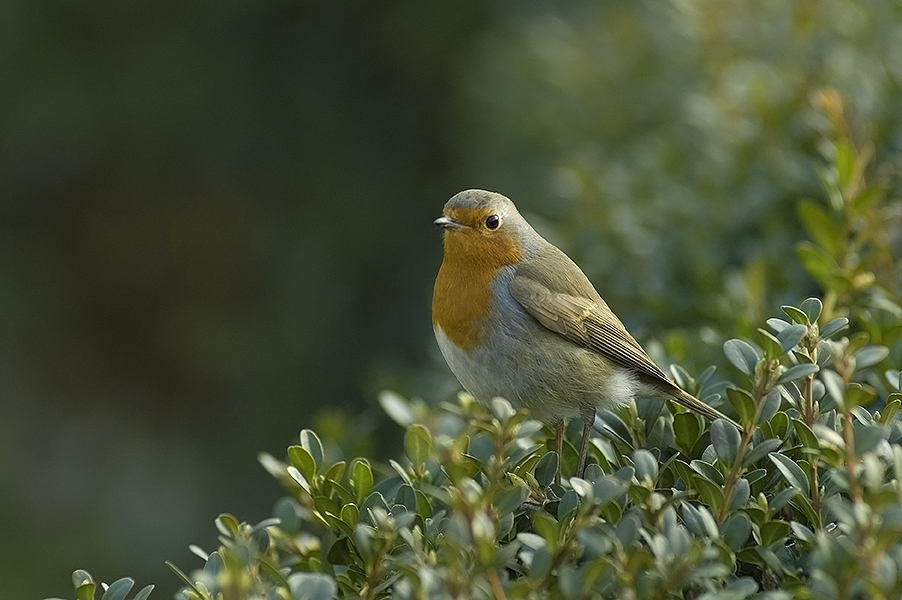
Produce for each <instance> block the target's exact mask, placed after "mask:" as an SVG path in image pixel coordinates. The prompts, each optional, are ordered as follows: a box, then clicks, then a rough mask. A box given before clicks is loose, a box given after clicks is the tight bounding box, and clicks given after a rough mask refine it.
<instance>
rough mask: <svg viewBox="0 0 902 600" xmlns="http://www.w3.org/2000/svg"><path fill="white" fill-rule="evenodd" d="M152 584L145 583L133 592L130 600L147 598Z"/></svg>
mask: <svg viewBox="0 0 902 600" xmlns="http://www.w3.org/2000/svg"><path fill="white" fill-rule="evenodd" d="M153 589H154V586H153V585H145V586H144V587H143V588H141V590H140V591H139V592H138V593H137V594H135V597H134V598H132V600H147V598H148V597H150V593H151V592H152V591H153Z"/></svg>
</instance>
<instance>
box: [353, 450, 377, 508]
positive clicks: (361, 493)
mask: <svg viewBox="0 0 902 600" xmlns="http://www.w3.org/2000/svg"><path fill="white" fill-rule="evenodd" d="M351 486H352V487H353V488H354V495H355V497H356V498H357V503H358V504H359V503H360V502H362V501H363V499H364V498H366V495H367V494H369V493H370V490H372V489H373V470H372V469H371V468H370V463H369V461H368V460H367V459H365V458H358V459H356V461H355V462H354V468H353V469H352V479H351Z"/></svg>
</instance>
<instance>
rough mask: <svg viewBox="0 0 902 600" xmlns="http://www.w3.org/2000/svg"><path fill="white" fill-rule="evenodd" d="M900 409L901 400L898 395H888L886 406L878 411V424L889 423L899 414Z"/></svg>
mask: <svg viewBox="0 0 902 600" xmlns="http://www.w3.org/2000/svg"><path fill="white" fill-rule="evenodd" d="M894 396H895V397H894ZM900 408H902V398H899V396H898V394H890V396H889V398H887V401H886V406H885V407H883V410H881V411H880V422H881V423H889V422H890V420H891V419H892V418H893V417H894V416H895V415H896V413H898V412H899V409H900Z"/></svg>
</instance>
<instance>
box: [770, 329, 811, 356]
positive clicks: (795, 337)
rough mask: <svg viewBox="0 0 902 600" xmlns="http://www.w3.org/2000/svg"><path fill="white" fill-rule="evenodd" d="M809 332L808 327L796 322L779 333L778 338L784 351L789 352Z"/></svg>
mask: <svg viewBox="0 0 902 600" xmlns="http://www.w3.org/2000/svg"><path fill="white" fill-rule="evenodd" d="M806 333H808V327H806V326H805V325H799V324H798V323H794V324H792V325H790V326H789V327H787V328H786V329H784V330H783V331H781V332H780V333H778V334H777V340H778V341H779V342H780V348H781V349H782V350H783V353H784V354H785V353H786V352H789V351H790V350H792V349H793V348H795V347H796V345H797V344H798V343H799V342H800V341H802V338H803V337H805V334H806Z"/></svg>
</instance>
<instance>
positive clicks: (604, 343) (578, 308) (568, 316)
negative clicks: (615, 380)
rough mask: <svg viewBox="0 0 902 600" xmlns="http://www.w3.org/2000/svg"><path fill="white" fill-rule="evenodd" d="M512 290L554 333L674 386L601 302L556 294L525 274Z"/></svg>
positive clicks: (513, 281)
mask: <svg viewBox="0 0 902 600" xmlns="http://www.w3.org/2000/svg"><path fill="white" fill-rule="evenodd" d="M510 290H511V294H512V295H513V296H514V299H515V300H517V302H519V303H520V304H521V305H522V306H523V308H525V309H526V311H527V312H528V313H529V314H531V315H532V316H533V317H535V319H536V320H537V321H538V322H539V323H541V324H542V325H544V326H545V327H547V328H548V329H550V330H551V331H554V332H556V333H559V334H561V335H562V336H564V337H565V338H567V339H568V340H570V341H571V342H573V343H574V344H578V345H580V346H583V347H585V348H588V349H591V350H594V351H595V352H598V353H599V354H601V355H603V356H605V357H607V358H610V359H611V360H613V361H614V362H616V363H618V364H620V365H622V366H624V367H626V368H628V369H630V370H632V371H635V372H637V373H638V374H640V375H643V376H645V377H646V378H649V379H651V380H652V381H654V382H656V383H658V384H659V385H663V386H664V387H668V388H669V387H672V386H673V383H671V381H670V380H669V379H668V378H667V376H666V375H665V374H664V372H663V371H661V369H659V368H658V366H657V365H655V363H654V362H652V360H651V359H650V358H649V357H648V355H647V354H646V353H645V350H643V349H642V347H641V346H640V345H639V343H638V342H637V341H636V340H635V339H633V336H631V335H630V334H629V332H628V331H627V330H626V328H625V327H624V326H623V324H622V323H621V322H620V319H618V318H617V316H616V315H614V313H613V312H612V311H611V309H610V308H608V306H607V304H605V303H604V301H602V300H601V299H600V298H599V299H598V300H593V299H590V298H584V297H581V296H574V295H572V294H567V293H563V292H554V291H552V290H550V289H548V287H546V286H545V285H543V284H542V283H541V282H539V281H536V280H535V279H534V278H532V277H530V276H529V274H524V273H521V272H518V273H517V274H516V275H515V276H514V278H513V280H512V281H511V287H510Z"/></svg>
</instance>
